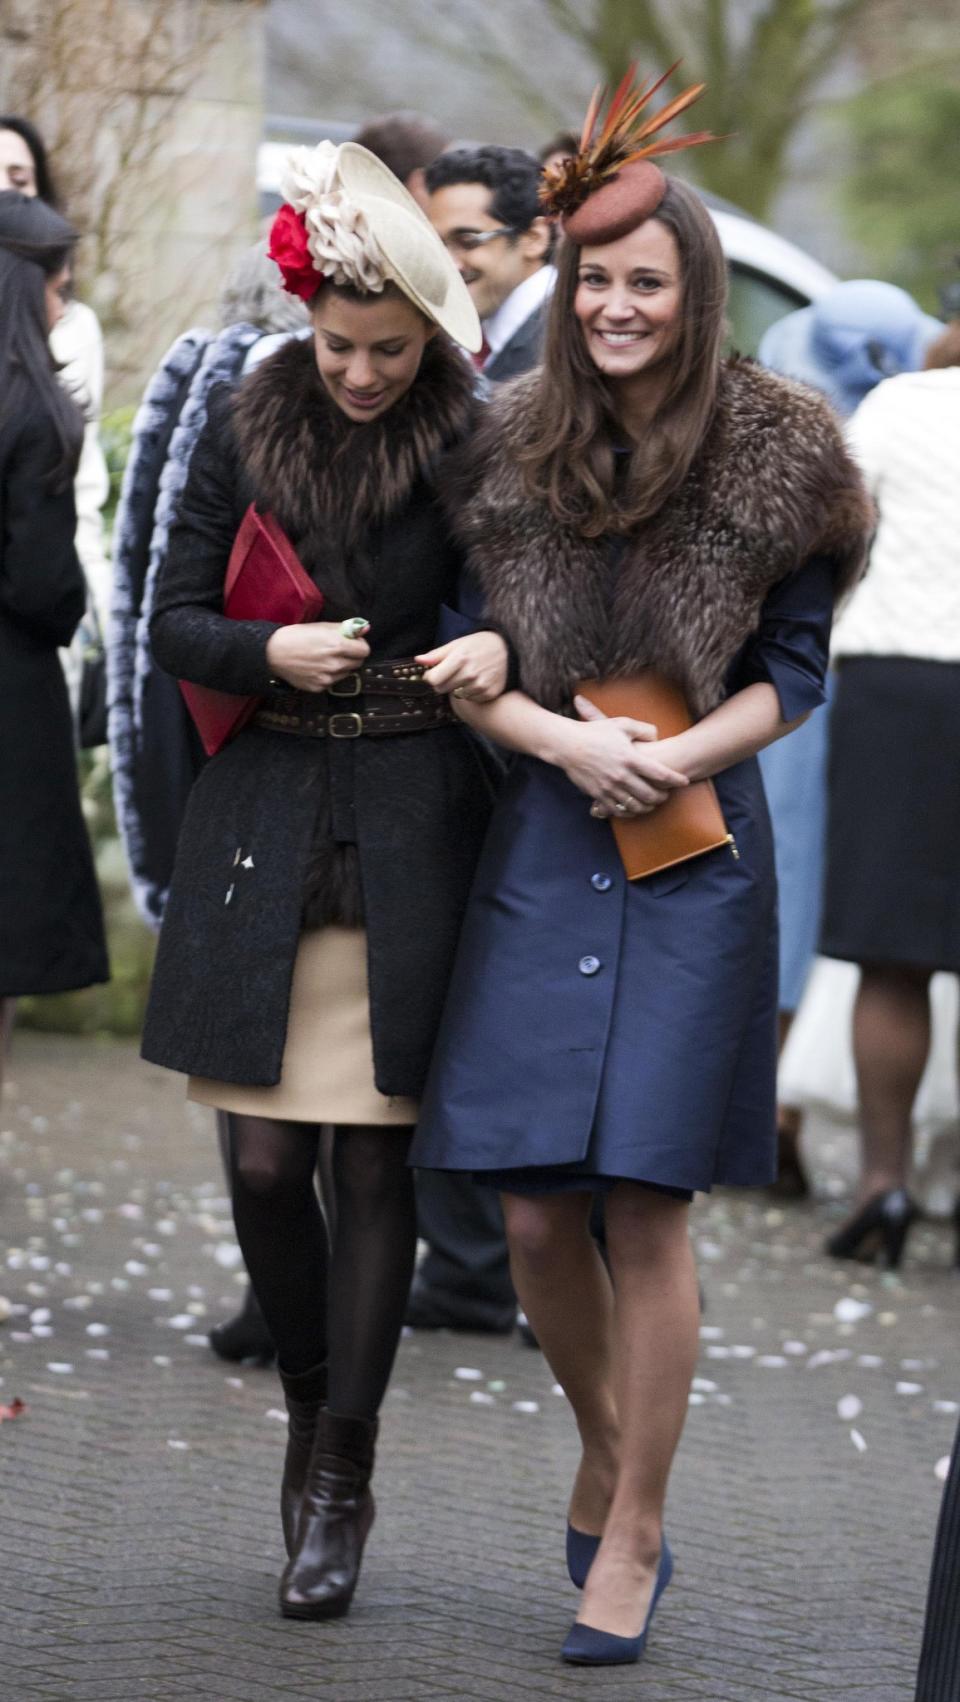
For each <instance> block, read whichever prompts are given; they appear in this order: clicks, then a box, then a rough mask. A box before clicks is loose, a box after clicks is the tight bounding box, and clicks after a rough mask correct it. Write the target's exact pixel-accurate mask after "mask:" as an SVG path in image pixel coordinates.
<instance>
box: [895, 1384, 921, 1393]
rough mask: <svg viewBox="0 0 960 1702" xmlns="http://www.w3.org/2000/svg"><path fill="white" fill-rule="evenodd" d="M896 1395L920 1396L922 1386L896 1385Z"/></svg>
mask: <svg viewBox="0 0 960 1702" xmlns="http://www.w3.org/2000/svg"><path fill="white" fill-rule="evenodd" d="M897 1394H898V1395H922V1394H923V1384H922V1383H898V1384H897Z"/></svg>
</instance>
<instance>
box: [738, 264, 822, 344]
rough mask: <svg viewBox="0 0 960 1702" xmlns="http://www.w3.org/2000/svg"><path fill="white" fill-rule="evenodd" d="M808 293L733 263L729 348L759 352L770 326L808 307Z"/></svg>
mask: <svg viewBox="0 0 960 1702" xmlns="http://www.w3.org/2000/svg"><path fill="white" fill-rule="evenodd" d="M808 305H809V304H808V302H807V298H806V296H803V295H800V294H798V292H797V291H796V290H791V289H789V288H788V287H787V286H786V285H785V284H782V283H780V281H779V279H777V278H771V277H769V276H768V275H767V274H766V273H763V272H754V271H752V270H751V269H750V268H749V267H748V266H744V265H742V264H741V263H740V262H739V261H736V260H734V261H732V262H731V265H730V298H729V305H728V308H727V317H728V319H729V321H730V334H729V336H728V338H727V348H728V349H736V350H737V351H738V353H740V354H742V355H755V354H756V352H757V350H758V348H759V347H760V339H761V337H762V336H763V333H764V331H766V329H767V327H768V326H769V325H772V324H773V323H774V321H775V320H777V319H782V318H783V316H784V314H785V313H792V312H793V311H794V308H797V307H807V306H808Z"/></svg>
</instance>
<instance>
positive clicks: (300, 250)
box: [267, 205, 323, 301]
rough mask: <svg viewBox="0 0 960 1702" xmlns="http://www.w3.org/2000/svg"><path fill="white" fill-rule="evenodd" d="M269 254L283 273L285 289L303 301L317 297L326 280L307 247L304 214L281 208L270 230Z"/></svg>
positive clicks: (285, 207) (289, 208) (286, 207)
mask: <svg viewBox="0 0 960 1702" xmlns="http://www.w3.org/2000/svg"><path fill="white" fill-rule="evenodd" d="M267 254H268V255H269V257H270V259H271V260H275V261H276V263H277V265H278V266H279V268H280V270H281V272H282V273H283V287H284V289H285V290H287V291H288V292H289V294H290V295H298V296H299V297H300V299H301V301H310V300H312V298H313V297H314V296H315V295H316V293H317V291H318V289H319V288H320V285H321V284H322V283H323V276H322V274H321V273H320V272H318V271H317V268H316V266H315V265H314V263H313V257H312V255H311V253H310V249H309V247H308V246H307V224H306V219H305V218H304V215H303V214H302V213H295V212H294V210H293V208H292V207H288V206H286V205H284V206H282V207H281V208H280V211H279V212H278V214H277V216H276V218H275V219H274V221H273V224H272V225H271V227H270V246H269V247H268V249H267Z"/></svg>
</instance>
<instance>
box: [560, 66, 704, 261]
mask: <svg viewBox="0 0 960 1702" xmlns="http://www.w3.org/2000/svg"><path fill="white" fill-rule="evenodd" d="M679 63H680V61H679V60H677V62H676V64H675V65H671V67H670V69H669V71H665V72H664V74H663V76H662V77H658V78H656V79H655V80H654V81H653V82H652V83H651V84H650V85H649V87H647V86H645V84H644V83H642V82H638V80H637V74H636V66H635V65H631V67H630V69H629V71H628V72H627V74H626V76H625V77H624V79H623V81H622V82H621V84H620V86H619V88H618V89H617V91H616V93H615V94H614V96H613V99H612V100H611V102H610V105H609V107H608V109H607V114H606V117H605V118H604V119H603V122H602V123H600V113H601V110H602V108H603V103H604V97H605V93H606V91H605V90H604V89H602V88H598V89H596V90H595V91H594V95H593V99H592V100H591V102H590V105H589V108H588V109H587V116H586V120H585V122H584V126H583V134H582V136H581V138H580V147H579V150H578V152H577V153H575V154H573V155H572V156H571V157H570V158H569V159H565V160H561V161H560V163H559V164H558V165H555V166H550V167H548V169H547V170H546V171H545V172H544V180H543V184H542V186H541V190H540V200H541V203H542V205H543V210H544V212H545V213H546V214H547V215H548V216H550V217H551V218H556V219H559V220H560V221H561V222H562V225H563V230H564V234H565V235H566V236H568V237H569V238H570V240H571V241H572V242H575V243H577V244H578V245H579V246H580V247H586V246H587V244H594V243H596V244H602V243H605V242H617V241H618V240H619V239H620V237H622V236H626V235H628V233H629V232H630V231H632V230H635V229H636V227H637V225H640V224H642V223H643V221H644V219H649V218H650V217H651V216H652V215H653V214H654V213H655V212H656V210H657V208H658V207H659V205H660V202H661V201H662V200H663V197H664V195H665V194H666V189H667V180H666V178H665V176H664V174H663V172H662V171H661V170H660V168H659V166H656V165H654V163H653V156H654V155H655V154H656V155H663V154H675V153H679V152H680V149H681V148H694V147H697V146H698V144H699V143H701V142H715V141H717V139H718V138H717V137H716V136H714V135H713V134H712V133H711V132H710V131H709V130H698V131H696V132H695V133H694V134H693V135H689V136H675V137H672V138H669V139H668V138H666V137H662V136H659V135H658V134H657V132H658V131H660V130H662V129H663V127H664V125H666V124H669V123H670V122H671V120H672V119H674V118H678V117H679V115H680V113H681V112H685V111H686V110H687V108H688V107H689V106H692V105H693V103H694V101H695V100H699V98H700V96H701V95H702V94H703V91H704V89H705V87H706V84H705V83H693V84H692V85H691V86H690V88H688V89H684V91H683V93H682V94H679V95H677V96H676V98H675V99H674V100H671V101H668V103H667V105H666V106H664V107H661V109H660V111H659V112H655V113H653V114H652V115H647V116H644V112H645V108H647V107H648V105H649V103H650V101H651V100H652V99H653V96H654V95H655V94H656V93H657V91H658V90H659V89H661V88H662V87H663V85H664V83H665V82H666V81H667V80H668V78H670V77H672V76H673V73H674V71H675V70H676V69H677V66H678V65H679Z"/></svg>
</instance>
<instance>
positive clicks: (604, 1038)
mask: <svg viewBox="0 0 960 1702" xmlns="http://www.w3.org/2000/svg"><path fill="white" fill-rule="evenodd" d="M832 608H833V585H832V579H831V573H830V568H829V565H828V564H827V563H826V562H825V561H822V560H820V559H813V560H811V561H810V562H808V563H807V564H806V565H805V566H804V567H802V568H800V569H799V570H798V571H797V572H796V573H794V574H793V575H791V577H790V578H789V579H787V580H785V581H783V582H782V583H781V584H779V585H778V586H776V587H775V588H774V589H773V590H772V591H771V592H770V593H769V595H768V596H767V598H766V600H765V602H764V605H763V608H762V611H761V617H760V622H759V626H758V629H757V631H756V633H755V634H754V635H753V637H752V638H751V639H750V640H749V641H748V642H747V644H746V645H745V646H744V647H743V649H742V651H741V652H740V655H739V656H738V657H737V659H736V661H735V663H734V665H733V667H732V668H731V670H730V675H729V678H728V682H727V690H728V695H729V694H731V693H733V692H735V691H738V690H740V689H742V688H743V687H744V686H746V685H749V684H751V683H753V682H754V681H757V680H768V681H770V682H771V683H772V684H773V686H774V687H775V689H776V691H777V693H778V696H779V699H780V706H781V711H782V713H783V716H784V718H785V719H787V720H789V719H792V718H793V717H795V716H798V715H801V714H804V713H806V712H807V711H809V710H811V709H814V708H816V707H817V706H818V705H819V704H820V703H822V702H823V699H824V677H825V673H826V666H827V655H828V646H829V635H830V624H831V616H832ZM788 742H789V741H788ZM715 783H716V787H717V792H718V795H719V798H720V802H721V805H722V808H723V811H724V815H725V818H726V821H727V825H728V827H729V829H730V832H731V833H732V834H733V835H734V838H735V840H736V847H737V851H738V853H739V856H738V857H735V856H734V855H733V852H732V851H731V849H730V848H729V847H721V848H719V849H718V850H716V851H713V852H710V853H708V854H707V855H705V856H703V857H699V858H695V859H693V860H692V861H690V862H687V863H684V864H681V865H678V866H677V867H675V868H673V869H667V870H663V871H662V872H661V873H659V874H656V875H653V876H650V877H649V878H647V879H646V880H642V881H635V882H632V883H631V882H628V881H627V880H626V877H625V875H624V873H623V868H622V865H621V863H620V859H619V857H618V855H617V851H616V846H615V842H614V838H613V832H612V829H611V826H610V824H609V822H603V821H596V820H595V819H594V818H593V817H592V816H591V815H590V805H589V800H588V799H587V798H586V797H585V796H584V794H583V793H581V792H580V791H578V789H577V788H576V787H575V786H574V785H573V784H572V782H571V781H569V780H568V779H567V777H566V775H565V774H563V773H562V771H561V770H559V769H557V768H554V767H551V766H550V765H548V764H545V763H542V762H540V761H538V760H537V759H535V758H533V757H525V756H524V757H518V758H516V759H515V760H514V761H513V763H512V766H511V768H510V771H509V774H508V777H507V780H506V782H505V785H504V787H503V790H502V792H501V794H500V796H499V799H498V802H497V805H496V807H495V810H494V815H493V820H492V822H491V825H490V829H489V832H488V835H487V839H486V842H485V845H484V849H483V852H482V854H481V858H480V864H479V867H478V870H477V874H476V878H475V881H474V886H473V891H472V894H471V898H470V902H469V905H468V909H467V915H466V918H465V922H464V927H463V932H462V935H461V939H460V946H459V950H458V953H457V960H456V965H455V969H454V974H453V979H452V982H451V985H450V989H449V993H448V997H447V1003H446V1009H445V1013H444V1017H443V1021H442V1024H441V1028H440V1033H439V1037H438V1040H437V1045H436V1049H435V1052H434V1058H433V1064H432V1067H431V1070H430V1075H429V1079H428V1082H427V1087H426V1091H425V1095H424V1099H423V1102H422V1110H421V1118H420V1123H419V1125H418V1129H417V1133H416V1136H415V1137H414V1143H413V1148H412V1151H411V1155H410V1162H411V1163H412V1164H415V1165H418V1166H421V1167H425V1168H430V1169H440V1170H465V1171H473V1172H475V1173H477V1174H479V1175H484V1176H485V1177H486V1178H487V1179H488V1180H490V1181H492V1182H496V1184H497V1185H498V1186H500V1187H505V1188H512V1187H516V1188H517V1189H518V1190H521V1191H523V1190H525V1189H527V1188H532V1189H535V1190H537V1191H544V1190H552V1189H568V1188H571V1187H574V1188H580V1189H592V1188H597V1187H603V1186H605V1185H609V1184H610V1183H611V1182H613V1181H615V1180H616V1179H618V1178H630V1179H632V1180H635V1181H641V1182H648V1183H651V1184H653V1185H655V1186H658V1187H663V1188H667V1189H670V1190H678V1191H681V1192H686V1191H690V1190H693V1189H709V1188H710V1187H711V1185H712V1184H714V1183H735V1184H763V1183H767V1182H769V1181H771V1180H772V1179H773V1177H774V1175H775V1173H776V1046H777V1029H776V1012H777V1003H778V990H777V891H776V877H775V872H774V858H773V842H772V835H771V829H770V819H769V815H768V812H767V804H766V799H765V796H764V791H763V784H762V781H761V778H760V770H759V766H758V764H757V761H756V759H755V758H751V759H750V760H748V761H746V762H742V763H737V764H736V765H734V766H733V767H732V768H729V769H727V770H725V772H724V773H722V774H720V775H718V776H717V777H716V781H715Z"/></svg>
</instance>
